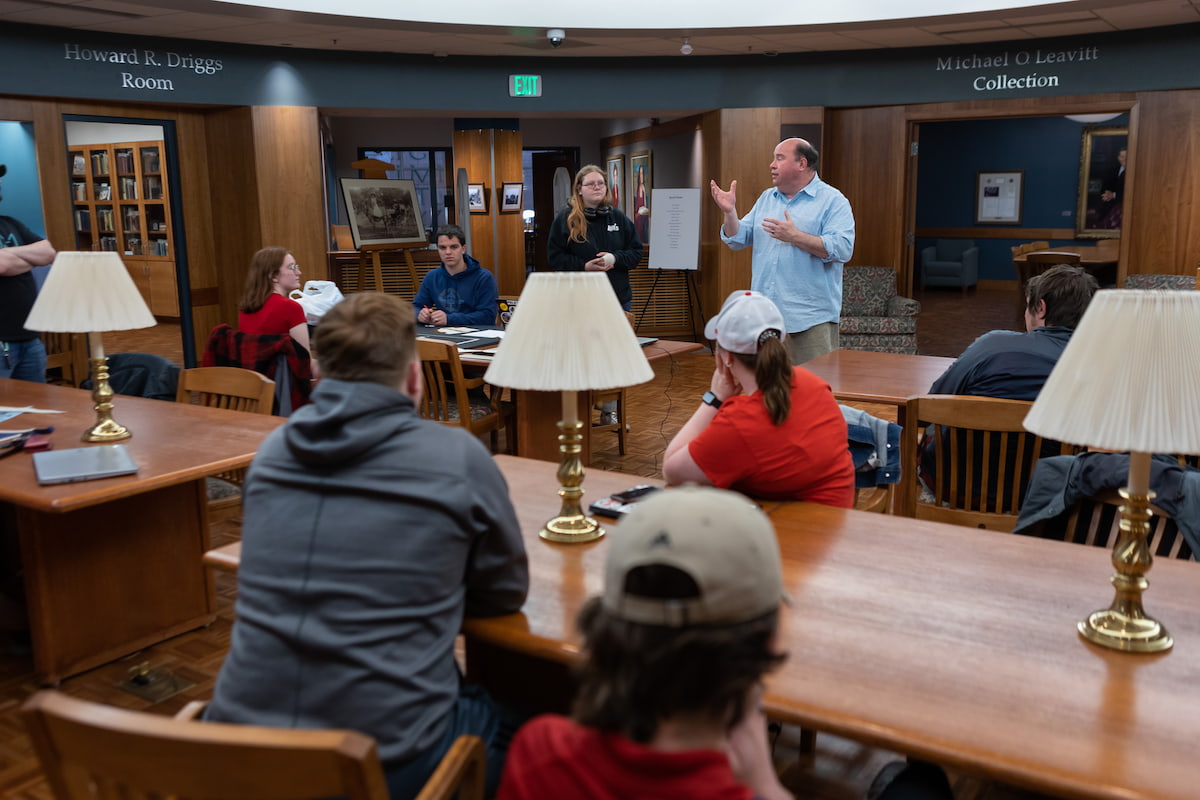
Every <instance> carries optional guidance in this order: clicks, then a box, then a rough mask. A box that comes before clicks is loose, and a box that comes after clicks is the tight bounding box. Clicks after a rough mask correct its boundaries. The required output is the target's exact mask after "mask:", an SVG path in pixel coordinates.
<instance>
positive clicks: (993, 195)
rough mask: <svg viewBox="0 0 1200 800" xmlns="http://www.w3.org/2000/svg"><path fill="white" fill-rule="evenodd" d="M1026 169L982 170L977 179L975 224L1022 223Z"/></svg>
mask: <svg viewBox="0 0 1200 800" xmlns="http://www.w3.org/2000/svg"><path fill="white" fill-rule="evenodd" d="M1024 183H1025V170H1020V169H1018V170H1010V171H1008V172H980V173H978V175H977V176H976V179H975V224H976V225H979V224H987V223H991V224H994V225H1020V224H1021V190H1022V187H1023V185H1024Z"/></svg>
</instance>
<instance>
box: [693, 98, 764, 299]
mask: <svg viewBox="0 0 1200 800" xmlns="http://www.w3.org/2000/svg"><path fill="white" fill-rule="evenodd" d="M781 122H782V118H781V112H780V109H778V108H726V109H720V110H718V111H710V112H708V113H706V114H704V116H703V122H702V123H701V130H702V131H703V134H704V180H703V181H702V182H701V187H700V195H701V202H700V264H701V269H700V275H699V283H700V300H701V303H702V305H703V311H704V314H705V317H706V318H708V317H711V316H712V315H714V314H716V313H717V311H719V310H720V308H721V302H722V301H724V299H725V298H726V297H728V296H729V294H730V293H731V292H733V291H736V290H738V289H748V288H750V252H751V251H750V249H745V250H739V251H736V252H735V251H733V250H730V249H729V248H728V247H726V246H725V245H724V244H723V243H722V242H721V236H720V228H721V220H722V216H721V211H720V209H718V208H717V204H716V203H714V202H713V201H712V197H711V195H710V194H709V189H708V181H709V180H710V179H716V181H717V183H719V184H720V185H721V188H722V189H728V188H729V184H730V182H731V181H734V180H736V181H737V182H738V185H737V211H738V214H739V216H740V215H742V214H745V213H746V212H747V211H749V210H750V207H751V206H753V205H754V201H755V200H756V199H758V196H759V195H760V194H761V193H762V192H763V191H764V190H765V189H767V188H768V187H770V185H771V155H772V153H773V152H774V151H775V145H777V144H779V140H780V132H779V131H780V124H781Z"/></svg>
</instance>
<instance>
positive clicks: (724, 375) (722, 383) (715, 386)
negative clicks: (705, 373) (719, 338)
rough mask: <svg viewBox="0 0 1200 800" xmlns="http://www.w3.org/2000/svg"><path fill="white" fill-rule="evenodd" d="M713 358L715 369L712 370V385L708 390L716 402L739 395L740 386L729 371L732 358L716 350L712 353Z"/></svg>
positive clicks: (740, 391) (731, 371)
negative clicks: (715, 363)
mask: <svg viewBox="0 0 1200 800" xmlns="http://www.w3.org/2000/svg"><path fill="white" fill-rule="evenodd" d="M714 357H715V358H716V361H717V368H716V369H714V370H713V376H712V384H711V385H710V386H709V390H710V391H712V393H713V394H715V395H716V396H717V399H718V400H721V401H722V402H724V401H725V400H728V399H729V398H730V397H732V396H733V395H735V394H741V393H742V385H741V383H739V382H738V379H737V378H736V377H734V375H733V370H731V369H730V364H731V363H732V361H733V356H732V355H730V354H729V353H726V352H725V351H723V350H720V349H718V350H717V351H716V353H714Z"/></svg>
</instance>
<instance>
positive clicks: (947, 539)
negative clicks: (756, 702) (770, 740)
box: [464, 456, 1200, 800]
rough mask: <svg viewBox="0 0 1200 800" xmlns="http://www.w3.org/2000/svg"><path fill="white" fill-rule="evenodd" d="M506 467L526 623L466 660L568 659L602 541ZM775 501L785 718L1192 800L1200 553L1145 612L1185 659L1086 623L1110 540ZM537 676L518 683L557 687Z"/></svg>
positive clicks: (1079, 786)
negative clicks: (1132, 650) (573, 538)
mask: <svg viewBox="0 0 1200 800" xmlns="http://www.w3.org/2000/svg"><path fill="white" fill-rule="evenodd" d="M496 460H497V462H498V463H499V464H500V467H501V469H502V470H503V472H504V474H505V477H506V478H507V479H508V482H509V486H510V489H511V492H512V495H513V498H514V503H515V505H516V506H517V510H518V514H519V516H520V519H521V524H522V528H523V530H524V533H525V544H526V548H527V550H528V553H529V563H530V581H531V585H530V595H529V600H528V601H527V602H526V604H525V607H524V609H523V610H522V612H521V613H519V614H512V615H508V616H504V617H496V618H491V619H470V620H467V621H466V622H465V623H464V632H465V633H466V635H467V640H468V648H467V653H468V658H469V659H470V658H471V657H472V654H473V653H479V652H487V650H488V648H489V647H490V648H491V652H492V653H495V652H498V651H502V650H503V651H507V652H509V653H515V654H521V655H524V656H526V657H528V658H529V659H530V660H531V661H535V662H550V663H554V664H558V665H561V664H567V663H570V662H571V661H573V660H575V659H576V658H577V657H578V652H579V638H578V635H577V633H576V631H575V627H574V617H575V613H576V611H577V610H578V608H579V606H580V605H581V604H582V603H583V602H584V600H585V599H586V598H588V597H590V596H593V595H596V594H598V593H599V592H600V591H601V587H602V585H603V562H604V556H605V551H606V548H607V544H606V540H607V538H608V537H606V538H605V539H602V540H600V541H598V542H595V543H593V544H588V545H581V546H571V545H559V544H552V543H549V542H544V541H542V540H541V539H539V538H538V537H537V529H538V527H539V526H540V525H541V523H542V522H543V521H544V520H545V519H546V518H547V517H548V516H551V515H553V514H554V513H556V512H557V509H558V506H557V498H556V497H555V496H554V494H553V491H554V486H555V485H556V484H555V479H554V467H553V465H551V464H546V463H542V462H537V461H529V460H527V459H518V458H512V457H507V456H498V457H497V459H496ZM641 481H642V479H640V478H635V477H632V476H623V475H620V474H617V473H607V472H590V473H588V475H587V478H586V480H585V483H584V486H585V487H586V488H587V490H588V497H596V496H599V495H602V494H608V493H610V492H611V491H614V490H617V489H620V488H626V487H628V486H629V485H632V484H634V483H638V482H641ZM767 511H768V512H769V513H770V515H771V518H772V520H773V521H774V523H775V526H776V530H777V532H778V535H779V541H780V549H781V553H782V556H783V566H784V574H785V583H786V587H787V589H788V592H789V593H790V594H791V596H792V597H793V598H794V600H795V606H794V608H792V609H790V610H785V611H784V612H783V616H782V636H781V641H782V643H783V645H784V646H785V647H786V648H787V649H788V650H789V651H790V653H791V657H790V659H789V660H788V662H787V663H786V664H785V665H784V666H783V667H782V668H781V669H780V670H779V671H778V672H777V673H775V674H774V675H772V676H771V677H770V679H769V682H768V693H767V697H766V703H767V706H768V709H769V711H770V713H771V714H772V716H773V717H776V718H779V719H782V720H785V721H789V722H793V723H798V724H801V725H804V726H805V727H806V728H813V729H817V730H823V731H829V732H833V733H836V734H839V735H842V736H847V737H849V738H852V739H855V740H858V741H861V742H865V743H868V744H871V745H876V746H880V747H885V748H888V749H893V750H897V751H900V752H905V753H910V754H913V755H916V756H919V757H922V758H926V759H930V760H933V761H936V762H939V763H943V764H947V765H951V766H953V767H955V768H957V769H960V770H963V771H965V772H969V773H972V774H976V775H979V776H982V777H989V778H996V779H1000V780H1004V781H1007V782H1011V783H1014V784H1017V785H1021V786H1025V787H1028V788H1031V789H1035V790H1038V791H1045V792H1050V793H1054V794H1058V795H1062V796H1068V797H1089V798H1091V797H1096V798H1113V799H1114V800H1116V799H1117V798H1120V799H1121V800H1130V799H1131V798H1155V799H1162V800H1168V799H1170V800H1182V799H1183V798H1193V797H1195V796H1196V787H1197V786H1200V760H1198V759H1196V757H1195V741H1196V738H1197V733H1198V732H1200V680H1198V679H1197V671H1196V665H1197V664H1198V663H1200V612H1198V611H1197V609H1200V566H1198V565H1197V564H1195V563H1193V562H1181V561H1166V560H1159V561H1156V562H1155V564H1154V567H1153V569H1152V570H1151V572H1150V575H1149V579H1150V589H1149V591H1148V592H1147V594H1146V604H1147V608H1148V610H1150V611H1151V613H1153V614H1155V615H1156V616H1157V617H1158V618H1159V619H1161V620H1162V621H1163V623H1164V624H1165V625H1166V626H1167V628H1168V629H1169V630H1170V631H1171V632H1172V634H1174V636H1175V641H1176V644H1175V648H1174V650H1173V651H1171V652H1169V653H1167V654H1163V655H1155V656H1138V655H1126V654H1120V653H1115V652H1112V651H1108V650H1104V649H1102V648H1098V647H1095V646H1094V645H1091V644H1088V643H1086V642H1084V641H1083V640H1082V639H1081V638H1080V637H1079V636H1078V635H1077V634H1076V632H1075V623H1076V622H1077V621H1078V620H1079V619H1080V618H1082V617H1083V616H1084V615H1086V614H1087V613H1089V612H1090V611H1093V610H1095V609H1096V608H1100V607H1103V606H1106V605H1107V604H1108V602H1109V601H1110V600H1111V596H1112V590H1111V588H1110V587H1109V584H1108V581H1107V579H1108V576H1109V575H1110V574H1111V573H1112V567H1111V565H1110V563H1109V553H1108V552H1107V551H1105V550H1103V549H1101V548H1093V547H1087V546H1083V545H1074V544H1068V543H1065V542H1054V541H1044V540H1040V539H1032V538H1027V537H1021V536H1014V535H1011V534H1002V533H997V532H990V531H975V530H971V529H967V528H962V527H957V526H951V525H943V524H940V523H934V522H924V521H918V520H914V519H907V518H902V517H893V516H888V515H881V514H868V513H865V512H860V511H853V510H845V509H837V508H832V507H827V506H819V505H812V504H806V503H778V504H771V505H769V506H768V507H767ZM610 535H615V536H619V535H620V530H619V528H618V529H617V530H616V531H615V532H613V533H611V534H610ZM477 645H484V647H483V648H478V649H477ZM490 666H491V664H489V663H485V664H483V665H482V667H483V668H484V669H483V673H484V675H485V676H486V675H488V667H490ZM469 668H471V669H472V670H474V669H475V664H472V663H471V662H470V661H469ZM529 674H530V673H522V674H520V675H519V677H518V680H521V681H522V682H524V683H526V684H527V685H529V686H530V687H532V689H533V690H534V691H537V692H546V691H547V688H546V687H545V686H543V685H542V684H537V683H535V682H534V681H533V680H531V679H530V678H528V677H527V676H528V675H529ZM491 676H492V677H493V678H495V677H498V676H497V675H496V674H495V670H491Z"/></svg>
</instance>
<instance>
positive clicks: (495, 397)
mask: <svg viewBox="0 0 1200 800" xmlns="http://www.w3.org/2000/svg"><path fill="white" fill-rule="evenodd" d="M417 353H418V355H419V356H420V357H421V371H422V373H423V375H424V378H425V392H424V394H423V395H422V397H421V408H420V412H421V416H422V417H425V418H426V419H432V420H436V421H437V422H440V423H442V424H443V425H453V426H459V427H462V428H465V429H466V430H468V431H470V432H471V433H472V434H474V435H475V436H482V435H483V434H485V433H490V434H491V435H492V436H491V440H492V450H493V451H494V450H496V449H497V448H498V447H499V443H498V440H497V433H498V432H499V430H500V429H501V428H504V431H505V433H504V435H505V438H506V440H507V444H508V450H509V452H510V453H511V452H514V451H515V446H516V441H517V440H516V431H515V430H514V429H513V420H514V418H515V414H514V413H513V409H512V406H510V405H507V404H502V403H501V402H500V399H499V393H498V392H496V393H494V394H492V395H491V396H490V402H489V403H478V402H477V403H474V404H472V403H471V396H470V390H471V389H477V388H480V387H482V386H484V385H485V383H484V380H483V378H482V377H476V378H468V377H467V376H466V375H465V374H464V373H463V366H462V361H461V360H459V357H458V348H457V347H456V346H455V345H453V344H451V343H449V342H436V341H430V340H427V339H418V340H417ZM464 408H465V409H467V413H466V414H463V413H461V410H462V409H464Z"/></svg>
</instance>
